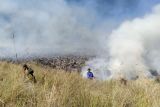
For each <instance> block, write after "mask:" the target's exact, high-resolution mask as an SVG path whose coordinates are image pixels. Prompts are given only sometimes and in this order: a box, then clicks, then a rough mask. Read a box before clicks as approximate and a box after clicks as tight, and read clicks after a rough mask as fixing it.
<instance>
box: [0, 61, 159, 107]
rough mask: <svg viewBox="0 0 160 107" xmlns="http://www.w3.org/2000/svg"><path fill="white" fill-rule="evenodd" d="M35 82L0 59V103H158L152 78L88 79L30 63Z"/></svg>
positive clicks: (42, 106) (38, 106)
mask: <svg viewBox="0 0 160 107" xmlns="http://www.w3.org/2000/svg"><path fill="white" fill-rule="evenodd" d="M29 65H30V66H31V67H32V68H33V69H34V71H35V76H36V79H37V83H36V84H34V83H31V82H29V81H25V80H24V78H23V73H22V67H21V65H16V64H11V63H7V62H0V107H160V84H159V83H156V82H155V81H153V80H147V79H139V80H136V81H129V82H128V84H127V85H126V86H125V85H123V84H121V83H120V82H119V81H117V80H110V81H96V80H87V79H84V78H82V77H81V75H80V74H78V73H67V72H64V71H60V70H54V69H50V68H43V67H41V66H39V65H36V64H34V63H30V64H29Z"/></svg>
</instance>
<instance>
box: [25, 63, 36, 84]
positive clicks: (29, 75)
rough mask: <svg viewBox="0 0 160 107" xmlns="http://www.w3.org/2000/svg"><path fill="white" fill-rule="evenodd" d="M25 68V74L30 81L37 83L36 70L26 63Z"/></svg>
mask: <svg viewBox="0 0 160 107" xmlns="http://www.w3.org/2000/svg"><path fill="white" fill-rule="evenodd" d="M23 70H24V75H25V78H26V77H27V78H28V79H29V80H30V81H32V82H34V83H36V82H37V81H36V78H35V76H34V74H33V73H34V71H33V70H32V69H31V68H30V67H28V66H27V65H26V64H25V65H24V66H23Z"/></svg>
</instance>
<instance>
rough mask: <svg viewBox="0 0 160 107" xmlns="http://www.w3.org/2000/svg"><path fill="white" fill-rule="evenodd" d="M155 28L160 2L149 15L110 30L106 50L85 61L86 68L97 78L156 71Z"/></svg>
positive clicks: (158, 41)
mask: <svg viewBox="0 0 160 107" xmlns="http://www.w3.org/2000/svg"><path fill="white" fill-rule="evenodd" d="M159 28H160V5H157V6H155V7H154V9H153V11H152V12H151V13H150V14H146V15H145V16H144V17H141V18H135V19H133V20H128V21H125V22H123V23H122V24H121V26H120V27H119V28H117V29H116V30H113V31H112V33H111V35H110V36H109V39H108V40H106V41H108V42H107V43H106V44H105V45H104V46H105V47H106V49H107V50H108V53H105V54H106V55H105V57H104V56H102V57H101V58H96V59H94V60H91V61H89V62H87V67H91V68H92V69H93V72H94V74H95V76H97V78H100V79H110V78H117V77H124V78H127V79H133V78H136V77H137V76H143V77H150V76H151V73H150V70H156V71H157V72H158V73H160V66H159V65H160V54H159V53H160V47H159V46H160V30H159ZM87 67H86V68H87ZM86 68H84V69H86Z"/></svg>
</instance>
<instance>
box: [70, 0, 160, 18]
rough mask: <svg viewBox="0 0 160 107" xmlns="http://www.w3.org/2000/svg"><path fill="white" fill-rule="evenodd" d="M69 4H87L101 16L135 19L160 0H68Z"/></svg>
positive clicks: (147, 11) (148, 10)
mask: <svg viewBox="0 0 160 107" xmlns="http://www.w3.org/2000/svg"><path fill="white" fill-rule="evenodd" d="M67 1H68V2H69V4H73V5H79V6H87V7H89V8H90V9H93V10H94V11H96V12H97V13H98V15H99V16H100V17H101V18H111V19H115V20H125V19H127V18H129V19H133V18H135V17H140V16H143V15H144V14H146V13H149V12H150V11H151V9H152V7H153V6H154V5H156V4H158V3H160V0H67Z"/></svg>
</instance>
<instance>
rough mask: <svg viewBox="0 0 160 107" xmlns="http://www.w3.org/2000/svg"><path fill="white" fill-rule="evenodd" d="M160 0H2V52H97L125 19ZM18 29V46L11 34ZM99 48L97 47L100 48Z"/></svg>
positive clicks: (0, 0) (3, 54)
mask: <svg viewBox="0 0 160 107" xmlns="http://www.w3.org/2000/svg"><path fill="white" fill-rule="evenodd" d="M158 3H160V1H159V0H0V38H1V39H0V51H1V52H0V56H14V54H15V51H17V53H18V54H19V56H26V55H27V56H29V55H46V54H72V53H73V54H74V53H79V54H81V53H85V54H96V53H97V52H101V51H102V50H103V48H104V47H103V45H104V42H107V41H104V40H105V39H104V38H107V36H108V35H109V33H110V32H111V31H112V30H113V29H114V28H116V27H118V26H119V25H120V24H121V23H123V21H126V20H132V19H134V18H136V17H142V16H144V15H145V14H147V13H150V12H151V10H152V7H153V6H154V5H157V4H158ZM13 33H15V46H14V45H13V40H12V34H13ZM97 50H98V51H97Z"/></svg>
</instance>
